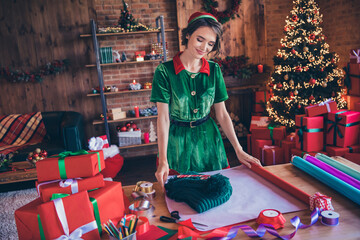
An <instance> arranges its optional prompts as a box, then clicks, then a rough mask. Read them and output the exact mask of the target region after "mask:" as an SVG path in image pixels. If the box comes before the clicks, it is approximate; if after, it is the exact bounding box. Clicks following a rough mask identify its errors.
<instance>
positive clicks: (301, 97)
mask: <svg viewBox="0 0 360 240" xmlns="http://www.w3.org/2000/svg"><path fill="white" fill-rule="evenodd" d="M285 22H286V25H285V27H284V33H285V37H284V38H282V39H281V41H280V42H281V49H279V50H278V52H277V55H276V56H275V57H274V68H275V70H274V72H273V74H272V76H271V80H270V82H269V83H268V85H269V87H270V94H271V95H270V96H271V98H270V100H269V101H268V103H267V108H266V110H267V112H268V114H269V116H270V117H271V118H272V119H273V121H274V122H275V123H277V124H281V125H284V126H286V127H288V128H292V127H293V126H294V125H295V115H298V114H304V113H305V107H306V106H309V105H314V104H318V103H321V102H324V101H325V100H327V99H332V100H334V101H335V102H336V103H337V106H338V108H339V109H342V108H345V107H346V102H345V100H344V99H343V98H342V80H343V77H344V73H343V71H342V70H341V69H339V68H337V65H336V64H337V63H338V61H339V57H338V55H337V54H336V53H333V52H330V51H329V44H327V43H326V42H325V40H326V37H325V36H324V34H323V33H322V28H321V27H320V23H321V22H322V14H320V13H319V8H318V6H317V4H316V3H315V1H313V0H295V1H294V7H293V9H292V10H291V11H290V15H289V16H287V17H286V20H285Z"/></svg>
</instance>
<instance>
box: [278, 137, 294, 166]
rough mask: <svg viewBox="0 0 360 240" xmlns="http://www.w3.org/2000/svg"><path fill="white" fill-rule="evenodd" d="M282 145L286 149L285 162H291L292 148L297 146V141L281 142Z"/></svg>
mask: <svg viewBox="0 0 360 240" xmlns="http://www.w3.org/2000/svg"><path fill="white" fill-rule="evenodd" d="M281 147H282V148H283V150H284V163H289V162H290V160H291V149H293V148H295V147H296V143H295V141H286V140H283V141H282V142H281Z"/></svg>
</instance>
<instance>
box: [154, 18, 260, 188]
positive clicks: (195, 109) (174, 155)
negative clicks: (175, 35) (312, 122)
mask: <svg viewBox="0 0 360 240" xmlns="http://www.w3.org/2000/svg"><path fill="white" fill-rule="evenodd" d="M221 38H222V27H221V24H220V23H219V22H218V21H217V19H216V18H215V17H214V16H213V15H211V14H209V13H201V12H196V13H194V14H193V15H191V17H190V18H189V21H188V26H187V28H185V29H183V31H182V44H183V45H185V46H186V48H185V50H184V51H183V52H180V53H178V54H177V55H176V56H175V57H174V58H173V60H171V61H167V62H165V63H162V64H160V65H159V66H158V67H157V69H156V71H155V75H154V79H153V86H152V93H151V99H150V101H152V102H156V104H157V108H158V120H157V133H158V149H159V159H158V160H159V162H158V167H157V171H156V173H155V176H156V178H157V180H158V181H159V183H160V184H161V185H162V186H163V185H164V182H165V181H166V179H167V177H168V175H169V169H173V170H176V171H177V172H179V173H186V172H189V171H195V172H204V171H213V170H220V169H223V168H227V167H229V163H228V161H227V158H226V153H225V149H224V144H223V141H222V138H221V135H220V132H219V129H218V127H217V125H216V123H215V121H214V120H213V119H211V118H210V117H209V114H210V108H211V106H212V105H214V109H215V113H216V119H217V120H218V122H219V123H220V125H221V127H222V129H223V130H224V132H225V134H226V136H227V138H228V139H229V140H230V142H231V144H232V146H233V147H234V149H235V152H236V155H237V157H238V159H239V161H240V162H241V163H242V164H244V165H246V166H247V167H251V164H259V165H260V161H259V160H258V159H256V158H254V157H252V156H250V155H249V154H247V153H245V152H244V151H243V149H242V147H241V145H240V144H239V141H238V139H237V137H236V134H235V131H234V128H233V125H232V121H231V119H230V116H229V114H228V112H227V110H226V108H225V103H224V101H225V100H226V99H228V95H227V92H226V87H225V83H224V79H223V76H222V73H221V70H220V67H219V65H218V64H217V63H214V62H212V61H207V60H205V58H204V56H205V55H207V54H209V53H211V52H214V51H215V53H216V55H217V54H219V52H220V41H221Z"/></svg>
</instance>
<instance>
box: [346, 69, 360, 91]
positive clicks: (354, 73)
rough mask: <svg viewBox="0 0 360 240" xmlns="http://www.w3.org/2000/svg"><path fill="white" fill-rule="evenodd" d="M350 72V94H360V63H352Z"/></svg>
mask: <svg viewBox="0 0 360 240" xmlns="http://www.w3.org/2000/svg"><path fill="white" fill-rule="evenodd" d="M348 74H349V78H350V81H351V89H349V94H350V95H360V63H350V64H349V73H348Z"/></svg>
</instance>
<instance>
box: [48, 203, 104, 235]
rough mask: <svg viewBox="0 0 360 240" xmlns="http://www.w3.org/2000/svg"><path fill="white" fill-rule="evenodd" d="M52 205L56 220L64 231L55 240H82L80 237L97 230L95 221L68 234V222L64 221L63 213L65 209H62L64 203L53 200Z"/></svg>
mask: <svg viewBox="0 0 360 240" xmlns="http://www.w3.org/2000/svg"><path fill="white" fill-rule="evenodd" d="M53 202H54V205H55V210H56V213H57V215H58V218H59V220H60V223H61V226H62V228H63V230H64V233H65V234H64V235H61V236H60V237H58V238H56V239H55V240H67V239H70V240H78V239H82V238H81V237H82V235H83V234H86V233H88V232H91V231H93V230H95V229H97V225H96V221H95V220H94V221H92V222H90V223H87V224H85V225H83V226H81V227H79V228H77V229H75V230H74V231H73V232H72V233H71V234H70V233H69V226H68V222H67V219H66V213H65V208H64V203H63V201H62V199H61V198H57V199H55V200H53Z"/></svg>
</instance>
